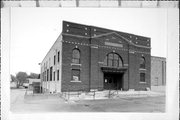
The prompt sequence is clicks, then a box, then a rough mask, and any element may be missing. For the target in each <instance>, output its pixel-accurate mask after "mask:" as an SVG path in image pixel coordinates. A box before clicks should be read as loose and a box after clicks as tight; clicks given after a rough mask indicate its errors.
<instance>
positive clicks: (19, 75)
mask: <svg viewBox="0 0 180 120" xmlns="http://www.w3.org/2000/svg"><path fill="white" fill-rule="evenodd" d="M27 76H28V75H27V73H26V72H18V73H17V74H16V79H17V80H18V85H23V83H24V82H25V81H26V79H27Z"/></svg>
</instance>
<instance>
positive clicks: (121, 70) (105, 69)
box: [101, 66, 127, 73]
mask: <svg viewBox="0 0 180 120" xmlns="http://www.w3.org/2000/svg"><path fill="white" fill-rule="evenodd" d="M101 70H102V71H103V72H109V73H112V72H113V73H124V72H125V71H126V70H127V67H116V68H115V67H107V66H103V67H101Z"/></svg>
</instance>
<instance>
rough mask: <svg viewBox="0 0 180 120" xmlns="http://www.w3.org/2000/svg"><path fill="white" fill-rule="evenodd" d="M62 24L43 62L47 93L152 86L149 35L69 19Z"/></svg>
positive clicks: (44, 83)
mask: <svg viewBox="0 0 180 120" xmlns="http://www.w3.org/2000/svg"><path fill="white" fill-rule="evenodd" d="M62 25H63V30H62V33H61V34H60V36H59V37H58V39H57V40H56V41H55V43H54V45H53V46H52V47H51V49H50V50H49V52H48V53H47V55H46V56H45V58H44V59H43V61H42V62H41V80H42V87H43V91H44V92H51V93H54V92H62V91H75V90H84V91H89V90H90V89H98V90H105V89H119V90H120V89H122V90H129V89H135V90H146V89H147V88H150V86H151V80H150V79H151V44H150V43H151V40H150V38H148V37H143V36H139V35H134V34H130V33H124V32H119V31H114V30H109V29H104V28H99V27H95V26H88V25H82V24H77V23H72V22H67V21H64V22H63V24H62Z"/></svg>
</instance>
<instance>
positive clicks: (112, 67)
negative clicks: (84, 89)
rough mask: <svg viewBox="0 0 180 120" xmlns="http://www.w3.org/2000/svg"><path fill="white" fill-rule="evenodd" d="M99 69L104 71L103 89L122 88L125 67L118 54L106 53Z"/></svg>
mask: <svg viewBox="0 0 180 120" xmlns="http://www.w3.org/2000/svg"><path fill="white" fill-rule="evenodd" d="M101 69H102V71H103V73H104V89H118V90H121V89H123V80H124V79H123V78H124V73H125V71H126V70H127V68H125V67H123V60H122V58H121V56H120V55H118V54H117V53H114V52H112V53H109V54H107V56H106V58H105V60H104V65H103V66H102V67H101Z"/></svg>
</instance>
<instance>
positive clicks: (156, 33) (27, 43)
mask: <svg viewBox="0 0 180 120" xmlns="http://www.w3.org/2000/svg"><path fill="white" fill-rule="evenodd" d="M9 14H10V16H11V22H10V28H11V32H10V36H11V39H10V74H13V75H15V74H17V73H18V72H19V71H24V72H27V73H28V74H29V73H31V72H33V73H40V66H39V65H38V63H41V62H42V60H43V58H44V57H45V55H46V53H47V52H48V51H49V49H50V48H51V46H52V45H53V43H54V42H55V40H56V39H57V37H58V36H59V35H60V33H61V31H62V21H63V20H66V21H70V22H76V23H80V24H86V25H93V26H98V27H103V28H108V29H112V30H117V31H121V32H127V33H132V34H136V35H141V36H146V37H150V38H151V48H152V49H151V55H152V56H159V57H166V53H167V48H166V47H167V11H166V9H147V8H146V9H144V8H141V9H138V8H134V9H132V8H12V9H11V12H10V13H9Z"/></svg>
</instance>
